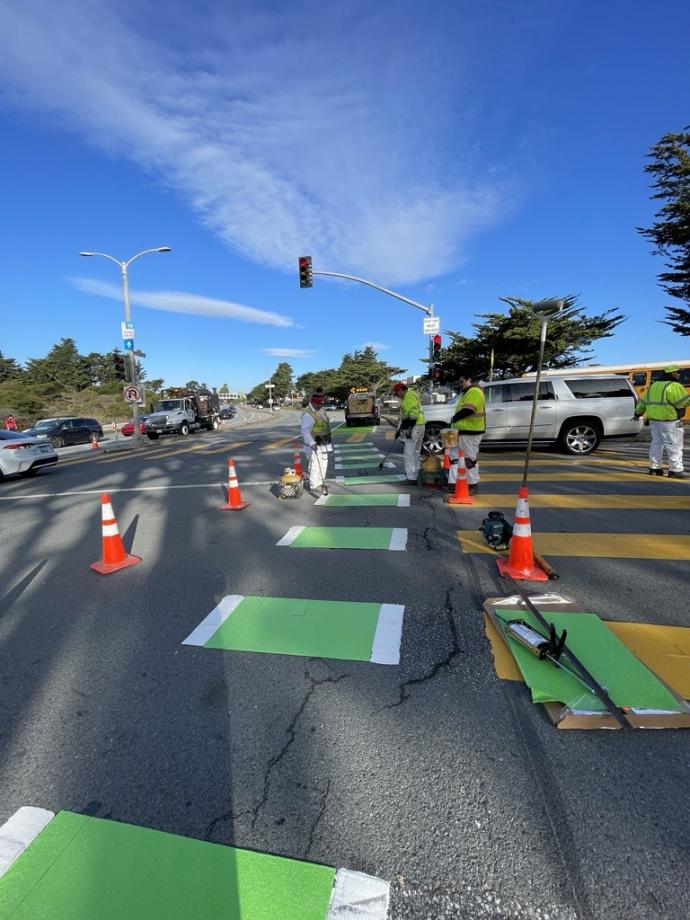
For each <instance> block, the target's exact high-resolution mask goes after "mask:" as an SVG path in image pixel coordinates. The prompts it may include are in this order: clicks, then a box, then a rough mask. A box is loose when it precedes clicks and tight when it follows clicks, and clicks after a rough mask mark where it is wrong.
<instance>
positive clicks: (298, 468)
mask: <svg viewBox="0 0 690 920" xmlns="http://www.w3.org/2000/svg"><path fill="white" fill-rule="evenodd" d="M292 465H293V466H294V468H295V475H297V476H299V478H300V479H304V470H303V469H302V453H301V451H300V449H299V447H298V446H297V445H296V444H295V453H294V455H293V460H292Z"/></svg>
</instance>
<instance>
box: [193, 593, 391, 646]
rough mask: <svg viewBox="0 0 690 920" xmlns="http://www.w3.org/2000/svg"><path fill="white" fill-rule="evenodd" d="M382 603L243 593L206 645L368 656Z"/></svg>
mask: <svg viewBox="0 0 690 920" xmlns="http://www.w3.org/2000/svg"><path fill="white" fill-rule="evenodd" d="M380 610H381V604H376V603H374V604H367V603H356V602H354V601H320V600H312V601H310V600H301V599H298V598H290V597H245V598H244V599H243V600H242V601H241V602H240V603H239V604H238V605H237V607H236V608H235V609H234V610H233V612H232V614H231V615H230V616H229V617H228V618H227V620H225V622H224V623H223V624H222V626H220V627H219V629H218V630H217V632H216V633H214V635H213V636H212V637H211V638H210V639H209V640H208V641H207V642H206V644H205V647H206V648H219V649H227V650H230V649H232V650H235V651H243V652H267V653H270V654H274V655H302V656H304V657H315V658H338V659H343V660H348V661H369V659H370V657H371V649H372V645H373V642H374V634H375V632H376V626H377V623H378V619H379V612H380Z"/></svg>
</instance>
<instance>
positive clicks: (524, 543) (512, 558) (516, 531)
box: [496, 486, 548, 581]
mask: <svg viewBox="0 0 690 920" xmlns="http://www.w3.org/2000/svg"><path fill="white" fill-rule="evenodd" d="M528 497H529V496H528V494H527V487H526V486H521V487H520V491H519V492H518V500H517V508H516V509H515V526H514V527H513V536H512V537H511V539H510V553H509V555H508V559H505V558H504V557H501V558H500V559H497V560H496V562H497V563H498V571H499V574H501V575H510V577H511V578H517V579H521V580H524V581H548V575H547V574H546V572H544V571H543V569H540V568H539V566H537V565H535V564H534V551H533V549H532V528H531V527H530V521H529V502H528Z"/></svg>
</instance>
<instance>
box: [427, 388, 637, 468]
mask: <svg viewBox="0 0 690 920" xmlns="http://www.w3.org/2000/svg"><path fill="white" fill-rule="evenodd" d="M481 386H482V389H483V390H484V395H485V397H486V434H485V435H484V439H483V441H482V443H483V444H486V442H494V441H495V442H500V443H502V444H503V443H505V444H511V443H520V442H525V441H526V440H527V433H528V429H529V421H530V415H531V412H532V399H533V395H534V379H532V380H526V379H525V378H524V377H516V378H513V379H510V380H496V381H494V382H493V383H485V384H482V385H481ZM636 401H637V394H636V393H635V390H634V389H633V387H632V386H631V384H630V383H629V382H628V380H627V379H626V378H625V377H621V376H618V375H616V374H601V375H598V376H591V377H590V376H589V375H587V376H578V374H577V371H570V372H567V371H564V372H563V375H562V376H560V375H559V376H558V377H555V376H553V375H552V374H549V376H548V378H546V379H542V381H541V383H540V385H539V400H538V402H537V413H536V417H535V420H534V438H533V441H534V443H535V444H552V443H558V444H559V445H560V447H561V448H562V449H563V450H564V451H565V452H566V453H569V454H576V455H577V456H584V455H585V454H590V453H591V452H592V451H593V450H595V449H596V448H597V446H598V445H599V442H600V441H601V439H602V438H610V437H622V436H626V435H627V436H628V437H630V436H635V435H637V434H638V433H639V431H640V428H641V427H642V422H641V421H636V420H635V419H633V413H634V410H635V403H636ZM456 404H457V397H454V398H453V400H452V401H450V402H447V403H446V404H445V405H436V406H424V418H425V419H426V432H425V435H424V448H425V449H426V450H427V451H428V452H430V453H440V452H441V451H442V449H443V446H442V444H441V430H442V429H443V428H448V427H450V420H451V418H452V416H453V415H454V414H455V411H456Z"/></svg>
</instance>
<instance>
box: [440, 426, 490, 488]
mask: <svg viewBox="0 0 690 920" xmlns="http://www.w3.org/2000/svg"><path fill="white" fill-rule="evenodd" d="M459 434H460V437H459V441H460V444H459V447H460V449H461V450H462V452H463V454H464V455H465V462H467V460H476V459H477V457H478V456H479V445H480V444H481V443H482V438H483V437H484V434H483V433H482V434H465V433H464V432H462V431H461V432H460V433H459ZM448 453H449V456H450V469H449V470H448V482H449V483H450V484H451V485H455V480H456V479H457V478H458V463H457V461H458V457H459V453H458V448H457V447H451V449H450V450H449V451H448ZM478 482H479V463H477V464H476V466H473V467H472V468H470V467H467V483H468V485H471V486H476V485H477V483H478Z"/></svg>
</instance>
